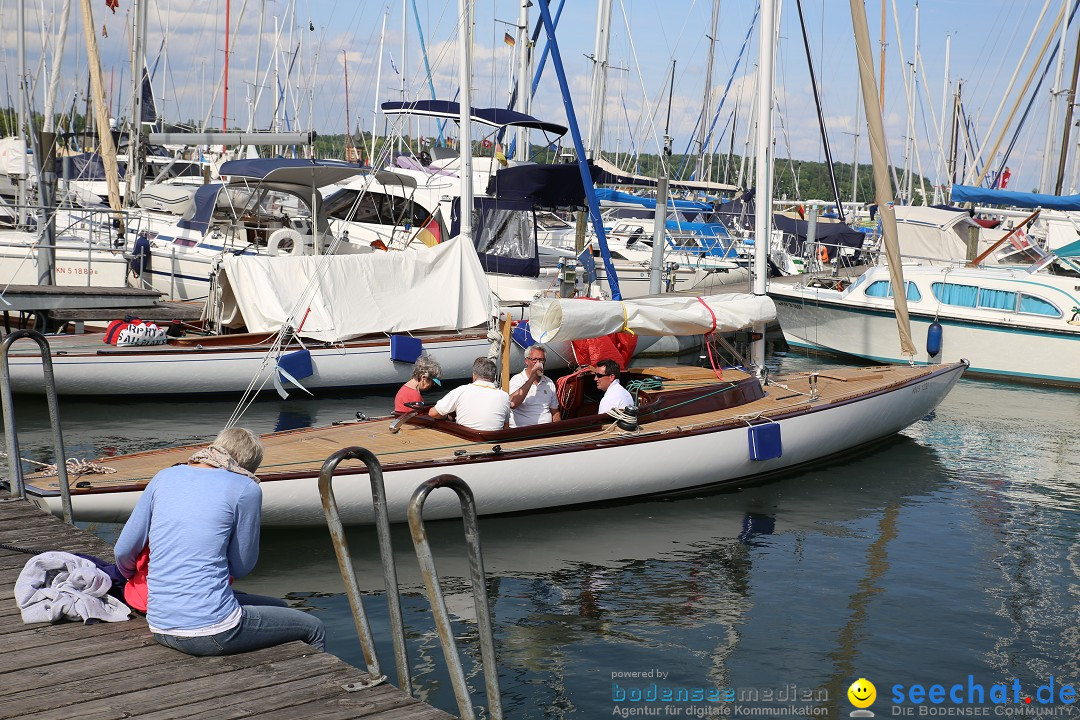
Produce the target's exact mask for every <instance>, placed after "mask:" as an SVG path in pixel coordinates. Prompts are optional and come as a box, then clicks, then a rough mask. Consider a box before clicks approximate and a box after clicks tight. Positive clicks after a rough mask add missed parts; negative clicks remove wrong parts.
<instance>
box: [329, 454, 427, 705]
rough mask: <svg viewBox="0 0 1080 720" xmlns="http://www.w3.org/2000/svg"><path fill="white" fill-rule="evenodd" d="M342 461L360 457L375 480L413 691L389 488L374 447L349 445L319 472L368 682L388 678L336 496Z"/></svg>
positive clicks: (396, 625) (398, 644)
mask: <svg viewBox="0 0 1080 720" xmlns="http://www.w3.org/2000/svg"><path fill="white" fill-rule="evenodd" d="M342 460H360V461H361V462H363V463H364V465H365V466H366V467H367V471H368V477H369V478H370V480H371V499H372V505H373V509H374V512H375V526H376V528H377V530H378V536H379V555H380V557H381V559H382V566H383V582H384V584H385V586H386V604H387V608H388V610H389V613H390V626H391V633H392V636H393V643H394V658H395V660H396V661H397V673H398V685H399V687H400V688H401V689H402V690H404V691H405V692H407V693H409V694H410V695H411V694H412V678H411V677H410V675H409V660H408V656H407V654H406V652H407V651H406V648H405V626H404V623H403V622H402V619H401V598H400V596H399V594H398V579H397V566H396V565H395V563H394V550H393V547H392V545H391V542H390V518H389V515H388V513H387V509H386V488H385V486H384V484H383V476H382V465H381V464H380V463H379V459H378V458H377V457H375V455H374V453H372V452H371V451H370V450H367V449H365V448H361V447H348V448H344V449H342V450H338V451H337V452H335V453H334V454H333V455H331V456H330V457H328V458H326V462H324V463H323V466H322V470H320V471H319V495H320V497H321V499H322V506H323V513H324V514H325V515H326V525H327V527H328V528H329V529H330V539H331V540H332V541H333V544H334V554H335V555H336V556H337V561H338V568H339V569H340V570H341V577H342V579H343V580H344V581H345V593H346V594H347V595H348V598H349V606H350V607H351V608H352V614H353V621H354V622H355V623H356V632H357V634H358V635H359V637H360V648H361V650H362V652H363V654H364V663H365V664H366V665H367V668H368V674H370V675H371V676H372V677H373V680H372V682H371V683H370V684H369V685H368V686H369V687H370V686H371V685H377V684H379V683H381V682H383V681H385V680H386V675H384V674H383V672H382V670H381V668H380V666H379V657H378V654H377V653H376V652H375V640H374V638H373V637H372V634H371V625H370V624H369V623H368V619H367V614H366V613H365V612H364V602H363V598H362V597H361V594H360V586H359V584H358V583H357V582H356V573H355V572H354V571H353V563H352V554H351V553H350V552H349V543H348V541H347V540H346V539H345V528H344V527H343V526H342V524H341V515H340V514H339V512H338V505H337V499H336V498H335V497H334V487H333V481H334V471H335V470H336V469H337V466H338V465H339V464H340V463H341V461H342Z"/></svg>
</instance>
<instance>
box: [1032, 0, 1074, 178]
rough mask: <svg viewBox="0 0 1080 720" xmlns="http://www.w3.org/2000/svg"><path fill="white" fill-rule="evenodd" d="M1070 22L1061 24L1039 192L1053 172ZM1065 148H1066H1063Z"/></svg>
mask: <svg viewBox="0 0 1080 720" xmlns="http://www.w3.org/2000/svg"><path fill="white" fill-rule="evenodd" d="M1062 5H1063V6H1065V7H1066V8H1067V7H1068V6H1069V0H1062ZM1068 29H1069V22H1068V21H1067V20H1066V21H1065V22H1064V23H1062V25H1061V37H1060V39H1059V40H1058V54H1057V69H1056V70H1055V71H1054V86H1053V87H1052V88H1051V89H1050V111H1049V112H1047V113H1046V143H1045V144H1044V145H1043V162H1042V172H1041V173H1040V174H1039V192H1046V191H1047V189H1048V188H1049V187H1050V173H1051V172H1052V170H1051V167H1053V165H1052V164H1051V163H1052V162H1053V161H1052V160H1051V157H1052V154H1053V152H1054V135H1055V134H1056V132H1055V131H1056V126H1057V116H1058V113H1059V112H1060V109H1059V102H1060V100H1061V93H1062V92H1063V90H1064V88H1062V87H1061V80H1062V78H1063V76H1064V74H1065V37H1066V35H1067V34H1068ZM1062 150H1064V148H1062Z"/></svg>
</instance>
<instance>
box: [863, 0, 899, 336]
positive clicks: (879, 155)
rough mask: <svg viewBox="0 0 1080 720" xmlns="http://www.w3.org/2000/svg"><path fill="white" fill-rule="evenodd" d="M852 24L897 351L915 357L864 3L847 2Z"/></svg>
mask: <svg viewBox="0 0 1080 720" xmlns="http://www.w3.org/2000/svg"><path fill="white" fill-rule="evenodd" d="M850 5H851V22H852V25H853V26H854V28H855V48H856V51H857V52H858V56H859V82H860V85H861V87H862V96H863V107H864V109H865V110H866V129H867V133H868V134H869V136H870V157H871V159H872V160H873V163H874V196H875V198H876V200H877V206H878V212H879V213H880V214H881V229H882V233H883V235H884V238H885V253H886V255H887V256H888V261H889V278H890V279H891V281H892V287H893V288H894V291H893V301H894V302H895V303H896V325H897V328H898V330H899V333H900V352H901V353H902V354H903V355H907V356H909V357H914V356H915V343H913V342H912V340H911V325H910V322H909V321H908V308H907V292H906V288H907V285H905V284H904V269H903V266H902V265H901V264H900V249H899V244H898V243H897V238H896V213H895V212H894V210H893V194H892V185H891V184H890V182H889V169H888V167H887V165H888V162H889V159H888V155H887V153H886V140H885V124H884V122H883V121H882V119H881V107H880V106H879V105H878V104H877V103H876V102H874V101H875V100H876V99H877V97H878V93H877V88H876V87H874V84H875V83H874V60H873V57H872V56H871V54H870V30H869V28H868V27H867V25H866V7H865V6H864V5H863V0H850Z"/></svg>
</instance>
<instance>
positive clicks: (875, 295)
mask: <svg viewBox="0 0 1080 720" xmlns="http://www.w3.org/2000/svg"><path fill="white" fill-rule="evenodd" d="M904 278H905V282H906V283H907V285H908V290H907V295H908V310H909V312H910V316H911V330H912V336H913V337H914V339H915V341H916V344H917V345H918V353H917V354H916V356H915V357H914V358H913V360H914V362H916V363H921V364H926V363H936V362H944V363H948V362H954V361H958V360H960V359H961V358H965V359H967V360H968V361H970V363H971V367H970V369H969V371H968V372H969V373H972V374H978V375H985V376H991V377H998V378H1001V379H1007V380H1015V381H1027V382H1039V383H1046V384H1055V385H1077V386H1080V279H1077V278H1074V277H1064V276H1055V275H1045V274H1041V273H1038V274H1031V273H1028V272H1027V271H1026V270H1025V269H1023V268H1014V267H986V268H956V267H940V266H938V267H930V266H917V265H911V266H908V265H905V267H904ZM889 292H890V285H889V271H888V268H887V267H884V266H877V267H870V268H867V269H866V270H865V271H864V272H863V273H862V274H861V275H859V276H858V277H857V278H851V282H849V280H848V278H846V277H838V278H833V277H807V276H798V277H792V278H777V279H774V280H773V281H772V283H771V285H770V288H769V295H770V296H772V298H773V299H774V300H775V302H776V309H777V318H778V320H779V322H780V326H781V328H782V330H783V332H784V338H785V339H786V340H787V342H788V344H789V345H792V346H795V347H803V348H813V349H817V350H823V351H828V352H833V353H837V354H842V355H851V356H855V357H860V358H864V359H867V360H872V361H875V362H882V361H884V362H896V363H899V362H907V361H908V358H907V357H905V356H902V355H901V354H900V352H899V344H898V343H897V341H896V318H895V315H894V310H893V300H892V297H891V296H890V295H889ZM935 321H936V322H937V323H938V324H939V325H940V328H941V335H940V351H939V352H938V353H937V354H931V352H930V351H931V350H933V349H935V348H934V347H933V345H934V344H935V343H934V342H933V338H931V326H932V324H933V323H934V322H935ZM928 340H930V342H929V343H928ZM928 344H929V345H930V346H931V347H929V348H928V347H927V345H928Z"/></svg>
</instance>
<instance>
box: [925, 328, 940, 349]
mask: <svg viewBox="0 0 1080 720" xmlns="http://www.w3.org/2000/svg"><path fill="white" fill-rule="evenodd" d="M926 354H927V355H929V356H930V357H935V356H937V355H940V354H941V323H939V322H938V321H937V320H935V321H934V322H932V323H930V327H929V328H927V329H926Z"/></svg>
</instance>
